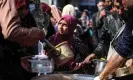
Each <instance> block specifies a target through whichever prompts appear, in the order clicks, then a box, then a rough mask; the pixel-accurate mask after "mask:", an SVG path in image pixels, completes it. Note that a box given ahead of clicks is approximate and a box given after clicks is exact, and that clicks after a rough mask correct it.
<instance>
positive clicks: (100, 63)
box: [93, 59, 107, 75]
mask: <svg viewBox="0 0 133 80" xmlns="http://www.w3.org/2000/svg"><path fill="white" fill-rule="evenodd" d="M93 62H94V64H95V75H99V74H100V73H101V72H102V71H103V70H104V68H105V66H106V64H107V61H106V60H98V59H95V60H93Z"/></svg>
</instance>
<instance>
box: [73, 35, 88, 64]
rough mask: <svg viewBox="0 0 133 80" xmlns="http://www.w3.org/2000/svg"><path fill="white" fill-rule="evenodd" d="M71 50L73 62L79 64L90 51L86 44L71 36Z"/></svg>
mask: <svg viewBox="0 0 133 80" xmlns="http://www.w3.org/2000/svg"><path fill="white" fill-rule="evenodd" d="M72 43H73V49H74V52H75V55H74V56H75V58H74V59H75V61H76V62H81V61H82V60H84V59H85V58H86V57H87V56H88V54H89V53H90V50H89V48H88V46H87V45H86V44H84V43H83V41H82V40H80V39H79V38H78V37H76V36H73V42H72Z"/></svg>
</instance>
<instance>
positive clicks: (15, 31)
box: [0, 0, 46, 80]
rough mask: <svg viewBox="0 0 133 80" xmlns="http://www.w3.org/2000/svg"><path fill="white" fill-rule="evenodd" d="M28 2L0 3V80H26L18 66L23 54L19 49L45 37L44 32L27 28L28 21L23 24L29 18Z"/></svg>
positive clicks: (17, 0) (19, 0)
mask: <svg viewBox="0 0 133 80" xmlns="http://www.w3.org/2000/svg"><path fill="white" fill-rule="evenodd" d="M28 1H29V0H1V1H0V26H1V27H0V31H1V33H0V80H9V79H14V80H26V79H25V78H24V76H23V73H22V72H23V69H22V68H21V65H20V57H22V55H24V54H23V52H21V50H20V49H21V48H19V47H21V46H30V47H32V46H34V45H36V44H37V43H38V41H39V40H42V39H43V38H44V37H45V35H46V32H45V31H43V30H40V29H38V28H35V27H34V28H32V26H29V25H28V24H29V21H30V20H28V19H26V20H27V21H28V22H27V21H25V22H26V23H25V22H24V23H23V19H24V17H26V18H27V17H29V16H27V14H28V4H27V3H28ZM18 8H20V9H22V10H20V9H18ZM20 19H21V21H20ZM21 24H23V25H24V26H23V27H22V25H21ZM31 24H33V23H31ZM14 46H15V48H14ZM16 48H17V49H16ZM21 53H22V54H21ZM25 75H26V74H25Z"/></svg>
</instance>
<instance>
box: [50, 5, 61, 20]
mask: <svg viewBox="0 0 133 80" xmlns="http://www.w3.org/2000/svg"><path fill="white" fill-rule="evenodd" d="M50 7H51V13H52V16H53V17H54V18H55V19H56V21H57V22H58V21H59V20H60V18H61V12H60V11H59V10H58V8H57V7H56V6H55V5H51V6H50Z"/></svg>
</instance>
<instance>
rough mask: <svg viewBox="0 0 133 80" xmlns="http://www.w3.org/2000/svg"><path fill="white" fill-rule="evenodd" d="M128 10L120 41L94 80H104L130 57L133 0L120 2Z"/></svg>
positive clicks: (132, 40)
mask: <svg viewBox="0 0 133 80" xmlns="http://www.w3.org/2000/svg"><path fill="white" fill-rule="evenodd" d="M122 2H125V3H124V4H125V5H124V6H126V7H127V10H128V20H127V22H126V27H125V29H124V31H123V35H122V37H121V39H120V40H119V41H118V44H117V47H116V48H115V49H116V52H115V53H114V55H113V56H112V57H111V58H110V60H109V61H108V63H107V65H106V67H105V69H104V71H103V72H102V73H101V74H100V75H99V76H98V77H96V78H95V80H104V79H106V78H107V76H108V75H109V74H111V73H113V72H114V71H115V70H116V69H117V68H118V67H119V66H120V65H121V64H122V63H123V62H124V60H125V59H126V58H127V57H128V56H131V55H132V50H133V27H132V26H133V15H132V14H133V0H122Z"/></svg>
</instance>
